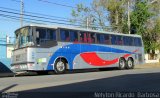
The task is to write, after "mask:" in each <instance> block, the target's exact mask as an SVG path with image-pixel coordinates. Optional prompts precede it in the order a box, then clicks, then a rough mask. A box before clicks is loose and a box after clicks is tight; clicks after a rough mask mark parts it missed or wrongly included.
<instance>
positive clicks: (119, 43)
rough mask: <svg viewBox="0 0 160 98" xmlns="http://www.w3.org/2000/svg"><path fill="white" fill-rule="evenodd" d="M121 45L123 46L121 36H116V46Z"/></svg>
mask: <svg viewBox="0 0 160 98" xmlns="http://www.w3.org/2000/svg"><path fill="white" fill-rule="evenodd" d="M122 44H123V39H122V36H117V45H122Z"/></svg>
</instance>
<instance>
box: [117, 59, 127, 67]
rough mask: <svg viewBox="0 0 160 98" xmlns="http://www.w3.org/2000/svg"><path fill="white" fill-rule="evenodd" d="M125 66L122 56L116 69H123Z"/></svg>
mask: <svg viewBox="0 0 160 98" xmlns="http://www.w3.org/2000/svg"><path fill="white" fill-rule="evenodd" d="M125 67H126V60H125V59H124V58H120V59H119V67H118V69H120V70H122V69H125Z"/></svg>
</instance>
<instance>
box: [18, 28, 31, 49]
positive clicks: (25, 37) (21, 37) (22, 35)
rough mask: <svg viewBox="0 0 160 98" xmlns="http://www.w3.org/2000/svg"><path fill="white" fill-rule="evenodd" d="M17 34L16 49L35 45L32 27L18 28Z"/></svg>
mask: <svg viewBox="0 0 160 98" xmlns="http://www.w3.org/2000/svg"><path fill="white" fill-rule="evenodd" d="M15 34H16V44H15V49H18V48H22V47H26V46H32V45H34V43H33V36H32V35H31V29H30V27H24V28H21V29H19V30H17V31H16V32H15Z"/></svg>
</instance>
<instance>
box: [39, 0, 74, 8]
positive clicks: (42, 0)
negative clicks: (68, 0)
mask: <svg viewBox="0 0 160 98" xmlns="http://www.w3.org/2000/svg"><path fill="white" fill-rule="evenodd" d="M38 1H41V2H44V3H49V4H54V5H58V6H63V7H68V8H76V7H74V6H70V5H65V4H59V3H55V2H51V1H48V0H38Z"/></svg>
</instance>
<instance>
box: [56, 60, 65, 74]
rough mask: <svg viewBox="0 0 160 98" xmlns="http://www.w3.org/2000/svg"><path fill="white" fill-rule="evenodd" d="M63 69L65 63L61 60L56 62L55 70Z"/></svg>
mask: <svg viewBox="0 0 160 98" xmlns="http://www.w3.org/2000/svg"><path fill="white" fill-rule="evenodd" d="M64 69H65V64H64V63H63V62H62V61H59V62H57V70H58V71H61V72H62V71H64Z"/></svg>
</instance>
